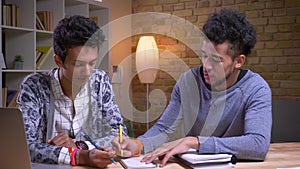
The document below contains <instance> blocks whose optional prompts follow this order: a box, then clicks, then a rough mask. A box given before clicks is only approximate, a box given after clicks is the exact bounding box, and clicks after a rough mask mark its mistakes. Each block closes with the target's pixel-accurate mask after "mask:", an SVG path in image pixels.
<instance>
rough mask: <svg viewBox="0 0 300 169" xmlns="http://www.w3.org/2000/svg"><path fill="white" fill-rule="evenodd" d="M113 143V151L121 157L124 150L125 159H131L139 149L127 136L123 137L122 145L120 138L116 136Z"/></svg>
mask: <svg viewBox="0 0 300 169" xmlns="http://www.w3.org/2000/svg"><path fill="white" fill-rule="evenodd" d="M111 143H112V146H113V147H112V148H113V150H114V151H115V153H116V155H118V156H121V150H123V157H131V156H132V155H133V153H134V152H136V151H137V149H138V145H137V144H136V143H135V142H134V141H133V140H132V139H130V138H129V137H126V136H123V141H122V144H120V138H119V136H116V137H115V138H114V139H113V140H112V142H111Z"/></svg>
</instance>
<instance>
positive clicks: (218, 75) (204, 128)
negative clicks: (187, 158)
mask: <svg viewBox="0 0 300 169" xmlns="http://www.w3.org/2000/svg"><path fill="white" fill-rule="evenodd" d="M203 32H204V34H205V35H206V39H205V40H204V42H203V46H202V49H201V50H202V56H201V57H202V58H201V59H202V63H203V65H202V66H199V67H196V68H193V69H191V70H189V71H187V72H186V73H184V74H183V75H182V76H181V78H180V80H179V81H178V82H177V83H176V85H175V86H174V89H173V92H172V96H171V100H170V102H169V104H168V106H167V108H166V109H165V111H164V113H163V115H162V116H161V117H160V119H159V120H158V121H157V123H156V124H155V125H154V126H153V127H152V128H150V129H149V130H148V131H147V132H146V133H145V134H144V135H142V136H140V137H138V138H137V139H128V138H125V139H124V141H123V142H122V144H121V145H120V144H118V138H115V139H114V140H113V145H114V149H115V150H116V152H117V153H118V154H119V152H120V150H121V149H122V150H123V151H124V155H125V156H132V155H138V154H139V153H141V152H143V153H148V152H151V151H152V152H151V153H149V154H146V155H145V156H144V158H143V160H142V161H144V162H146V163H149V162H151V161H153V160H154V159H155V158H157V157H162V158H161V159H162V162H161V164H160V166H161V167H162V166H164V165H165V164H166V162H167V160H168V159H169V158H170V157H171V156H172V155H175V154H180V153H184V152H187V151H188V150H189V149H190V148H194V149H197V150H199V153H231V154H235V155H236V157H237V158H238V159H247V160H264V159H265V156H266V154H267V151H268V148H269V144H270V136H271V126H272V113H271V112H272V110H271V107H272V106H271V104H272V101H271V90H270V88H269V86H268V84H267V83H266V82H265V80H264V79H263V78H262V77H261V76H260V75H258V74H257V73H254V72H252V71H251V70H244V69H241V67H242V66H243V65H244V63H245V59H246V56H247V55H248V54H249V53H250V52H251V49H252V48H253V47H254V45H255V43H256V34H255V29H254V27H253V26H252V25H251V24H249V22H248V21H247V20H246V18H245V17H244V16H243V15H241V14H240V13H238V12H236V11H234V10H229V9H222V10H221V11H220V13H218V14H214V15H212V16H211V17H210V18H209V19H208V20H207V22H206V23H205V25H204V26H203ZM180 122H183V129H184V132H185V133H184V134H185V137H183V138H181V139H178V140H175V141H172V142H168V140H169V138H170V136H171V134H172V133H174V131H175V130H176V128H177V127H178V126H179V124H180ZM167 142H168V143H167ZM153 150H154V151H153Z"/></svg>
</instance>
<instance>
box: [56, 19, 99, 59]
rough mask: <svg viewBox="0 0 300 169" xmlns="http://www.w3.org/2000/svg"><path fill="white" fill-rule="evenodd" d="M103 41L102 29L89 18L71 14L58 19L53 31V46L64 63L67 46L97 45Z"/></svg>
mask: <svg viewBox="0 0 300 169" xmlns="http://www.w3.org/2000/svg"><path fill="white" fill-rule="evenodd" d="M103 41H104V35H103V31H102V30H101V29H100V28H99V27H98V25H97V24H96V23H95V22H94V21H93V20H92V19H90V18H88V17H84V16H80V15H73V16H70V17H68V18H63V19H62V20H60V21H59V23H58V24H57V26H56V28H55V29H54V32H53V47H54V52H55V54H57V55H58V56H59V57H60V58H61V60H62V62H63V63H64V61H65V59H66V56H67V52H68V49H69V48H72V47H76V46H84V45H86V46H91V47H98V49H99V47H100V46H101V45H102V43H103Z"/></svg>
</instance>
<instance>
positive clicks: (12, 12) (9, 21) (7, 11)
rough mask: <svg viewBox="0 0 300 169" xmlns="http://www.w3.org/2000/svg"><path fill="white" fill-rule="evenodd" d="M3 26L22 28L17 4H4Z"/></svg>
mask: <svg viewBox="0 0 300 169" xmlns="http://www.w3.org/2000/svg"><path fill="white" fill-rule="evenodd" d="M2 24H3V25H6V26H15V27H18V26H20V8H19V7H18V6H17V5H16V4H3V6H2Z"/></svg>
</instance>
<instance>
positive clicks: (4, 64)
mask: <svg viewBox="0 0 300 169" xmlns="http://www.w3.org/2000/svg"><path fill="white" fill-rule="evenodd" d="M0 57H1V60H0V61H1V68H2V69H6V62H5V58H4V55H3V53H2V52H1V53H0Z"/></svg>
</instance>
